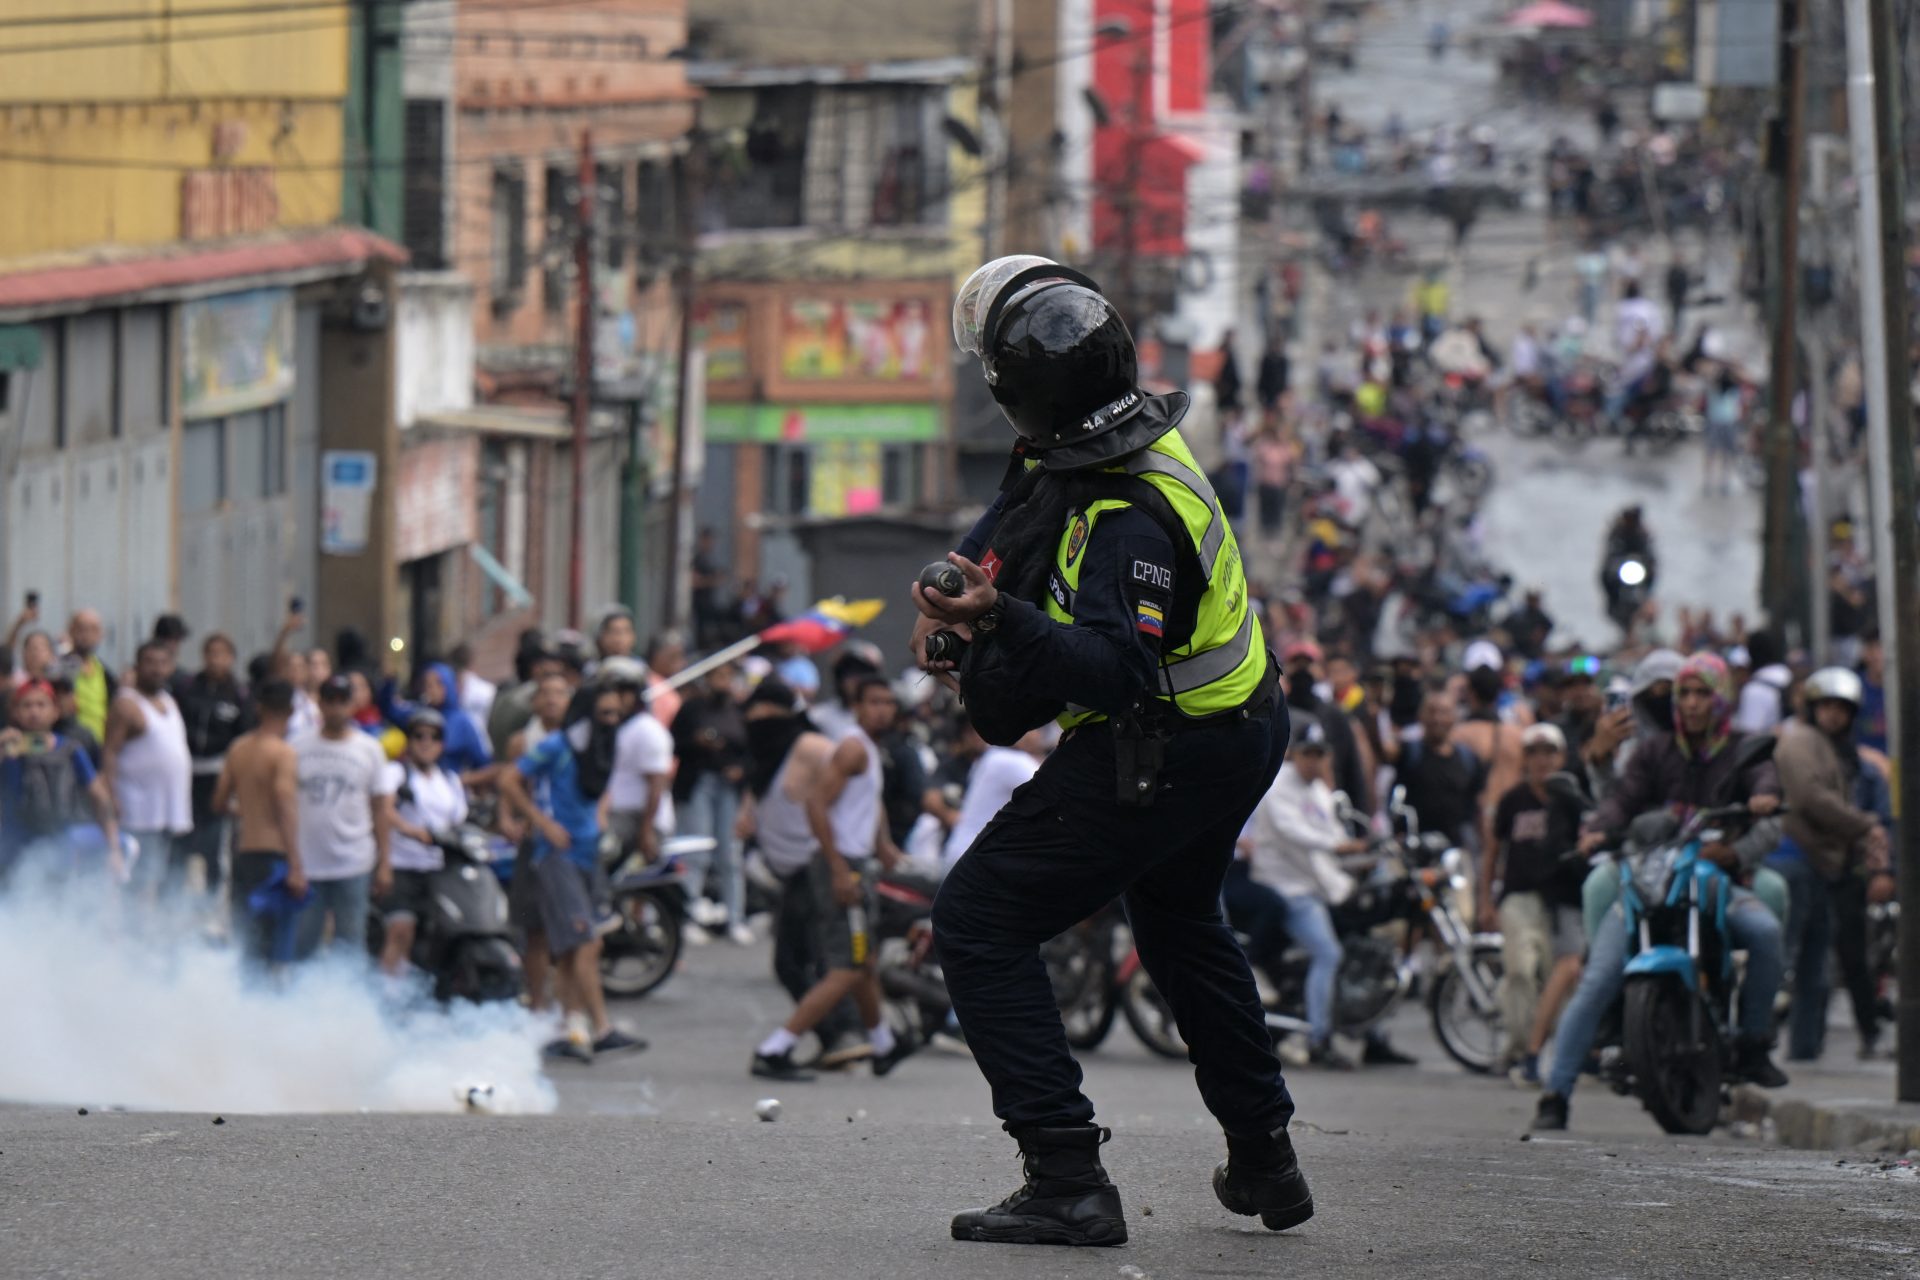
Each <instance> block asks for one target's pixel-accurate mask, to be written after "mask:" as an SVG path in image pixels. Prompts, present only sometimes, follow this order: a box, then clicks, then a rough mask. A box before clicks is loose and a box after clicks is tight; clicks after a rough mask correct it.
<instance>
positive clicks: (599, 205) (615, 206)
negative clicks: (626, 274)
mask: <svg viewBox="0 0 1920 1280" xmlns="http://www.w3.org/2000/svg"><path fill="white" fill-rule="evenodd" d="M594 182H595V192H594V195H595V203H594V219H593V234H594V238H595V239H596V240H598V241H599V248H600V261H601V262H603V263H605V264H606V266H607V269H608V270H610V271H618V270H619V269H620V267H621V264H623V263H624V262H626V260H627V168H626V166H625V165H617V164H603V165H599V166H597V171H596V175H595V179H594Z"/></svg>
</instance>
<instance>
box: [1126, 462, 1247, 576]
mask: <svg viewBox="0 0 1920 1280" xmlns="http://www.w3.org/2000/svg"><path fill="white" fill-rule="evenodd" d="M1126 465H1127V472H1128V474H1130V475H1136V476H1146V475H1155V474H1158V475H1163V476H1172V477H1173V478H1174V479H1175V480H1178V481H1179V482H1180V483H1181V484H1183V485H1185V486H1186V487H1187V488H1189V489H1191V490H1193V493H1194V496H1195V497H1197V498H1199V499H1200V500H1201V501H1203V502H1205V503H1206V504H1207V513H1208V515H1209V516H1210V517H1211V518H1210V519H1209V520H1208V521H1207V531H1206V532H1205V533H1204V534H1202V535H1201V536H1200V542H1199V547H1200V567H1201V568H1203V569H1205V570H1206V571H1207V572H1208V573H1209V574H1211V573H1212V572H1213V563H1214V561H1216V560H1218V559H1219V558H1220V548H1221V547H1222V546H1224V545H1225V544H1226V541H1227V522H1226V520H1225V519H1223V518H1222V517H1221V515H1220V500H1219V499H1218V498H1217V497H1215V496H1214V492H1213V486H1212V485H1211V484H1208V483H1207V478H1206V477H1205V476H1203V475H1201V474H1200V473H1199V472H1198V471H1195V470H1194V469H1193V468H1192V467H1190V466H1188V465H1187V464H1186V463H1184V462H1182V461H1180V460H1179V459H1178V458H1169V457H1168V456H1167V455H1166V454H1164V453H1155V452H1154V451H1153V450H1152V449H1142V450H1141V451H1140V452H1138V453H1136V454H1134V455H1133V456H1132V457H1130V458H1128V459H1127V464H1126ZM1189 532H1191V530H1189Z"/></svg>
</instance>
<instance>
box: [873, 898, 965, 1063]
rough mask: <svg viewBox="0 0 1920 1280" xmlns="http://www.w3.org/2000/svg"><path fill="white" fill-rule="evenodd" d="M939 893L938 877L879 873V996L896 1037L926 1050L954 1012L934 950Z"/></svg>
mask: <svg viewBox="0 0 1920 1280" xmlns="http://www.w3.org/2000/svg"><path fill="white" fill-rule="evenodd" d="M939 888H940V880H939V877H938V876H933V875H928V874H927V873H925V872H923V871H920V870H917V869H915V868H912V867H907V866H900V867H896V868H895V869H893V870H891V871H883V872H881V874H880V879H879V880H878V881H877V882H876V883H875V885H874V894H875V896H876V898H877V899H878V902H879V912H878V916H877V918H876V919H875V921H874V939H875V942H874V954H875V956H876V964H877V966H878V969H879V974H880V995H881V998H882V999H884V1000H885V1001H886V1002H887V1006H888V1009H889V1010H890V1011H891V1014H892V1016H891V1018H890V1019H889V1021H891V1022H892V1024H893V1029H894V1033H895V1034H896V1035H899V1036H900V1037H902V1038H903V1039H905V1040H907V1041H908V1042H909V1043H911V1044H925V1043H926V1042H927V1041H928V1040H929V1039H931V1038H932V1036H933V1034H934V1032H936V1031H938V1030H940V1028H941V1027H943V1026H945V1025H946V1022H947V1016H948V1015H949V1014H950V1013H951V1012H952V1011H953V1001H952V1000H951V999H950V998H949V997H948V995H947V983H946V979H945V977H944V976H942V974H941V972H940V960H939V957H938V956H937V955H936V954H935V953H934V949H933V924H932V916H933V899H934V895H935V893H936V892H937V891H938V890H939Z"/></svg>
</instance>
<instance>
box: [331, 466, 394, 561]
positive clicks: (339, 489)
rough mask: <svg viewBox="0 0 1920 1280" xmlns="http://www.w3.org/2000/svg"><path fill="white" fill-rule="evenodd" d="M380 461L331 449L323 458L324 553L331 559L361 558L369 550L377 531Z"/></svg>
mask: <svg viewBox="0 0 1920 1280" xmlns="http://www.w3.org/2000/svg"><path fill="white" fill-rule="evenodd" d="M379 479H380V459H379V458H377V457H375V456H374V455H373V454H372V453H370V452H366V451H362V450H357V449H328V450H327V451H326V452H324V453H322V454H321V455H320V550H321V552H322V553H323V554H325V555H330V556H357V555H361V554H363V553H364V552H365V551H366V549H367V541H368V536H369V533H370V531H371V529H372V527H373V491H374V488H375V487H376V486H377V485H378V483H379Z"/></svg>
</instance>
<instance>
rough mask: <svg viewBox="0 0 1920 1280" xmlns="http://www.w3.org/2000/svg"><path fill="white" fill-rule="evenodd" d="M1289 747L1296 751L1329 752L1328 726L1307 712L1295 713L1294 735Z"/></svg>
mask: <svg viewBox="0 0 1920 1280" xmlns="http://www.w3.org/2000/svg"><path fill="white" fill-rule="evenodd" d="M1288 745H1289V747H1290V748H1291V749H1292V750H1294V751H1327V750H1329V749H1330V748H1329V747H1328V745H1327V730H1326V726H1324V725H1322V724H1321V723H1320V718H1319V717H1318V716H1315V715H1310V714H1307V713H1305V712H1300V711H1296V712H1294V713H1293V733H1292V738H1291V741H1290V742H1289V744H1288Z"/></svg>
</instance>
